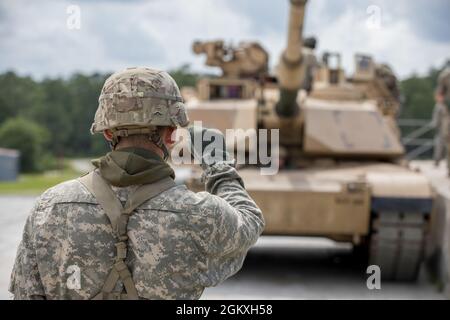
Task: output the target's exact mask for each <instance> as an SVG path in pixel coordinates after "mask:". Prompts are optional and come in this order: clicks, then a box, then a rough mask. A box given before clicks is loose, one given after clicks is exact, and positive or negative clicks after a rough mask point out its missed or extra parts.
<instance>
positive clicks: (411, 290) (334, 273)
mask: <svg viewBox="0 0 450 320" xmlns="http://www.w3.org/2000/svg"><path fill="white" fill-rule="evenodd" d="M33 203H34V197H16V196H1V197H0V208H1V209H0V228H1V230H2V232H1V233H0V249H1V250H0V261H1V262H0V299H9V298H10V294H9V293H8V292H7V287H8V283H9V277H10V273H11V269H12V265H13V262H14V258H15V253H16V250H17V246H18V244H19V242H20V239H21V233H22V229H23V226H24V223H25V220H26V217H27V215H28V212H29V210H30V209H31V207H32V206H33ZM350 253H351V245H348V244H337V243H335V242H333V241H330V240H327V239H320V238H291V237H270V238H267V237H262V238H261V239H260V241H258V244H257V245H256V246H255V247H254V248H253V249H252V250H251V252H250V253H249V255H248V257H247V259H246V262H245V264H244V267H243V269H242V270H241V271H240V272H239V273H238V274H237V275H235V276H233V277H232V278H230V279H228V280H227V281H225V282H224V283H223V284H221V285H219V286H217V287H215V288H209V289H206V290H205V292H204V294H203V296H202V299H442V298H443V295H442V294H441V293H439V292H438V291H437V289H436V287H435V286H433V285H432V284H431V283H430V282H429V281H428V279H427V277H426V276H425V275H424V274H422V277H421V279H420V280H419V281H418V282H417V283H412V284H407V283H382V284H381V290H369V289H367V286H366V278H367V275H366V273H365V267H363V266H359V265H358V264H356V263H354V261H353V259H352V256H351V255H350Z"/></svg>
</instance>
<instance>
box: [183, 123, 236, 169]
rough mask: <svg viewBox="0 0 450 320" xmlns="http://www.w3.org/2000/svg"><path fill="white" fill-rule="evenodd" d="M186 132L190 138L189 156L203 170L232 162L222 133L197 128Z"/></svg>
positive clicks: (191, 128) (215, 130)
mask: <svg viewBox="0 0 450 320" xmlns="http://www.w3.org/2000/svg"><path fill="white" fill-rule="evenodd" d="M188 131H189V135H190V137H191V154H192V155H193V157H194V159H195V160H197V161H198V162H199V163H200V165H201V166H202V168H203V169H206V168H207V167H209V166H211V165H213V164H215V163H218V162H228V161H229V162H233V159H232V158H231V156H230V154H229V153H228V152H227V149H226V144H225V137H224V136H223V134H222V132H220V131H219V130H217V129H208V128H204V127H198V126H197V127H190V128H188Z"/></svg>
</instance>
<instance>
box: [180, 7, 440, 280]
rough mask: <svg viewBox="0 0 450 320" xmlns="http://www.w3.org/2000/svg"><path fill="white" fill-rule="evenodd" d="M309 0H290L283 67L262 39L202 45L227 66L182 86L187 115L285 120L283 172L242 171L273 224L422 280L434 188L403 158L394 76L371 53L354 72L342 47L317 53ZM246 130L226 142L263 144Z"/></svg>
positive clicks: (194, 174) (197, 48)
mask: <svg viewBox="0 0 450 320" xmlns="http://www.w3.org/2000/svg"><path fill="white" fill-rule="evenodd" d="M306 2H307V1H305V0H291V1H290V7H289V19H288V20H289V22H288V32H287V44H286V47H285V49H284V51H283V52H282V54H281V57H280V59H279V63H278V66H277V69H276V74H275V75H274V76H272V75H270V74H269V73H268V60H269V57H268V53H267V52H266V50H265V49H264V48H263V47H262V46H261V45H259V44H257V43H248V42H247V43H241V44H240V45H239V46H238V47H234V48H233V47H230V46H226V45H225V44H224V43H223V42H222V41H210V42H203V43H202V42H196V43H195V44H194V52H196V53H198V54H206V56H207V60H206V62H207V65H210V66H216V67H220V68H221V69H222V71H223V72H222V76H220V77H209V78H208V77H206V78H203V79H201V80H199V82H198V85H197V89H196V92H195V93H194V94H193V93H192V91H191V92H190V94H189V95H186V96H185V99H186V106H187V108H188V113H189V116H190V120H191V121H202V123H203V125H204V126H207V127H214V128H218V129H220V130H222V131H223V132H225V130H226V129H241V130H243V131H246V130H247V131H248V130H250V131H252V130H253V131H257V130H259V129H268V130H277V132H278V141H279V146H280V147H279V150H280V151H279V152H278V153H277V155H276V161H277V166H278V167H279V171H278V173H276V174H274V175H263V174H261V170H260V169H261V167H264V164H261V163H260V162H257V163H253V164H244V165H241V166H240V171H239V172H240V174H241V176H242V177H243V180H244V182H245V185H246V188H247V190H248V192H249V193H250V194H251V196H252V197H253V198H254V200H255V201H256V202H257V203H258V205H259V206H260V208H261V210H262V212H263V214H264V217H265V220H266V228H265V231H264V234H265V235H289V236H320V237H327V238H330V239H333V240H335V241H342V242H351V243H353V245H354V248H355V251H357V252H359V253H361V252H363V253H364V254H363V256H365V257H366V259H367V260H366V263H368V264H369V265H372V264H375V265H378V266H380V269H381V276H382V278H383V279H387V280H414V279H416V278H417V275H418V271H419V268H420V265H421V262H422V260H423V257H424V246H425V240H426V236H427V230H428V221H429V217H430V214H431V210H432V204H433V199H432V191H431V188H430V185H429V183H428V181H427V179H426V178H425V177H424V176H422V175H421V174H419V173H417V172H414V171H412V170H410V169H409V168H408V166H407V162H406V161H405V160H403V155H404V152H405V150H404V147H403V146H402V144H401V141H400V136H399V129H398V127H397V123H396V114H397V113H398V109H399V106H400V103H399V97H398V96H399V94H398V88H397V85H396V83H397V82H396V78H395V75H394V73H393V72H392V70H391V69H390V68H389V67H388V66H386V65H378V64H376V63H375V62H374V61H373V59H372V58H371V57H370V56H368V55H363V54H358V55H356V57H355V72H354V74H353V76H352V77H346V75H345V73H344V70H343V69H342V67H341V64H340V55H339V54H336V53H331V52H327V53H326V54H324V56H323V58H322V60H321V61H318V60H317V59H316V57H315V54H314V51H313V49H314V48H313V47H312V46H305V45H304V40H303V37H302V33H303V22H304V17H305V7H306ZM270 137H271V136H269V141H268V142H267V143H268V144H270V143H271V139H270ZM242 139H243V140H244V141H238V140H239V139H236V140H234V141H228V140H227V147H228V148H229V149H230V151H234V152H237V151H242V149H244V151H245V153H246V155H247V156H251V155H252V154H253V155H254V154H258V149H259V148H261V144H251V143H249V142H248V140H249V137H248V136H244V137H243V138H242ZM190 170H191V171H190V176H189V178H188V179H186V183H187V185H188V187H190V188H191V189H194V190H196V191H198V190H201V189H202V184H201V183H200V181H199V177H200V172H198V171H197V170H196V169H195V168H191V169H190Z"/></svg>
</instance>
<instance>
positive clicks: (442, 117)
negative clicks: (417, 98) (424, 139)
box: [433, 67, 450, 174]
mask: <svg viewBox="0 0 450 320" xmlns="http://www.w3.org/2000/svg"><path fill="white" fill-rule="evenodd" d="M436 94H437V96H439V97H441V98H442V99H443V101H437V103H436V106H435V108H434V112H433V123H434V125H435V127H436V128H437V134H436V138H435V152H434V159H435V161H436V162H439V161H440V160H441V159H443V158H444V156H445V155H446V156H447V168H448V172H449V174H450V115H449V108H450V67H446V68H445V69H444V70H443V71H442V72H441V73H440V74H439V78H438V87H437V90H436Z"/></svg>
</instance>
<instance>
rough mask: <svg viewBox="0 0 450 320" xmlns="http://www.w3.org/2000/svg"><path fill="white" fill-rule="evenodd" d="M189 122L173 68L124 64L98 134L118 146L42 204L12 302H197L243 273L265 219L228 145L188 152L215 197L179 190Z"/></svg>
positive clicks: (103, 103)
mask: <svg viewBox="0 0 450 320" xmlns="http://www.w3.org/2000/svg"><path fill="white" fill-rule="evenodd" d="M187 124H188V119H187V115H186V110H185V107H184V104H183V102H182V99H181V97H180V92H179V89H178V87H177V85H176V83H175V81H174V80H173V79H172V78H171V77H170V76H169V75H168V74H167V73H166V72H162V71H157V70H153V69H148V68H129V69H127V70H124V71H122V72H118V73H115V74H113V75H112V76H111V77H109V78H108V79H107V80H106V82H105V84H104V86H103V89H102V91H101V94H100V97H99V107H98V110H97V112H96V114H95V120H94V123H93V125H92V128H91V132H92V133H103V135H104V136H105V138H106V140H107V141H109V142H110V144H111V146H112V151H111V152H109V153H108V154H107V155H106V156H104V157H102V158H100V159H99V160H97V161H94V162H93V163H94V165H95V166H96V169H95V170H94V171H92V172H90V173H89V174H87V175H85V176H83V177H81V178H79V179H75V180H70V181H67V182H64V183H62V184H59V185H57V186H55V187H53V188H50V189H49V190H47V191H46V192H45V193H44V194H42V195H41V196H40V198H39V199H38V200H37V202H36V204H35V206H34V208H33V210H32V212H31V214H30V216H29V217H28V219H27V222H26V225H25V229H24V233H23V238H22V242H21V244H20V246H19V248H18V253H17V257H16V262H15V265H14V269H13V272H12V276H11V283H10V288H9V290H10V292H12V293H13V294H14V298H15V299H197V298H199V297H200V296H201V294H202V292H203V290H204V288H205V287H209V286H215V285H217V284H218V283H220V282H222V281H224V280H225V279H226V278H228V277H230V276H231V275H233V274H234V273H236V272H237V271H238V270H239V269H240V268H241V266H242V263H243V260H244V258H245V255H246V253H247V251H248V249H249V248H250V247H251V246H252V245H253V244H254V243H255V241H256V240H257V238H258V236H259V235H260V234H261V232H262V230H263V227H264V220H263V216H262V214H261V211H260V210H259V208H258V207H257V205H256V204H255V202H254V201H253V200H252V199H251V198H250V196H249V195H248V194H247V192H246V191H245V188H244V185H243V183H242V180H241V178H240V177H239V175H238V173H237V172H236V170H235V168H234V167H233V164H234V161H232V160H231V159H230V155H229V154H228V153H227V152H226V151H225V148H223V147H224V143H223V144H216V143H215V144H214V148H213V149H214V150H210V151H209V152H210V153H208V151H207V150H208V149H212V148H206V146H208V143H205V142H203V143H202V144H201V145H194V146H193V148H194V149H193V150H194V152H193V153H194V155H195V156H196V157H197V159H198V160H200V162H201V167H202V168H203V170H204V173H203V179H204V181H205V186H206V190H207V191H208V192H199V193H193V192H191V191H189V190H188V189H187V188H186V187H185V186H184V185H175V183H174V180H173V178H174V171H173V170H172V168H171V167H170V166H169V165H168V164H167V162H166V161H165V160H166V159H167V158H168V155H169V150H170V149H171V148H172V147H173V145H174V143H175V141H174V140H173V138H172V134H173V132H174V130H175V129H176V128H177V127H183V126H186V125H187ZM189 131H190V134H191V136H195V135H206V134H211V133H214V137H216V139H222V141H224V140H223V139H224V138H223V135H221V134H218V133H217V132H215V131H211V130H210V129H199V128H190V129H189ZM193 141H197V140H194V139H191V143H192V144H193ZM220 145H221V146H222V147H220ZM205 148H206V149H205ZM212 152H214V157H213V156H212Z"/></svg>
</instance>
